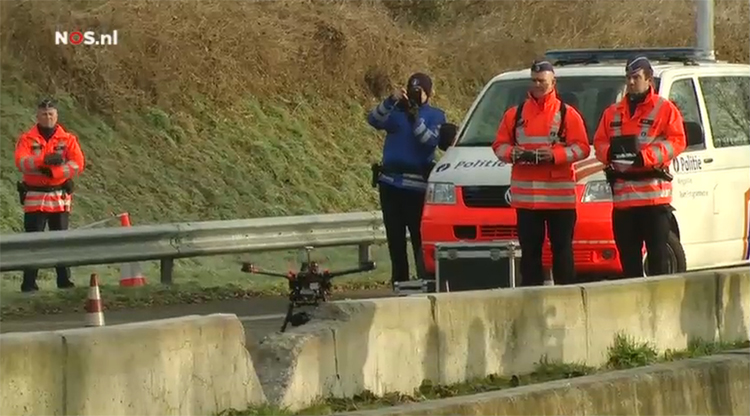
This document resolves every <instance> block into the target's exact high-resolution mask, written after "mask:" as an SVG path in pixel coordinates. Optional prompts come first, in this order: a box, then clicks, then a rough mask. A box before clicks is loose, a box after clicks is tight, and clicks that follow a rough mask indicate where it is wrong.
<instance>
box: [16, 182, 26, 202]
mask: <svg viewBox="0 0 750 416" xmlns="http://www.w3.org/2000/svg"><path fill="white" fill-rule="evenodd" d="M16 191H18V200H19V201H20V202H21V205H23V203H24V202H25V201H26V193H27V192H28V190H27V189H26V184H25V183H23V182H16Z"/></svg>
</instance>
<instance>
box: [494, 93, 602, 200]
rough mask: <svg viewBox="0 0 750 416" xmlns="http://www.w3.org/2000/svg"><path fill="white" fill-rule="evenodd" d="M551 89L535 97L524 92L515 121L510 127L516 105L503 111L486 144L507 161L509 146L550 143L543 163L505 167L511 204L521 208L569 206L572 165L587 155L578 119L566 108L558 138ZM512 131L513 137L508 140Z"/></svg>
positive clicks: (572, 192)
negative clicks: (508, 173)
mask: <svg viewBox="0 0 750 416" xmlns="http://www.w3.org/2000/svg"><path fill="white" fill-rule="evenodd" d="M561 105H567V104H563V103H562V102H561V101H560V99H559V98H558V97H557V93H556V92H555V91H553V92H551V93H549V94H547V95H546V96H544V97H542V98H541V99H539V100H537V99H535V98H533V97H532V96H531V95H529V96H528V98H527V99H526V102H525V103H524V105H523V110H522V114H521V120H522V123H520V124H521V125H519V126H516V125H515V124H516V122H515V119H516V111H517V107H515V106H514V107H512V108H510V109H508V111H506V112H505V115H504V116H503V120H502V122H501V123H500V127H499V128H498V131H497V137H496V138H495V142H494V143H493V144H492V150H493V151H494V152H495V155H496V156H497V158H498V159H500V160H501V161H503V162H505V163H513V161H512V160H511V154H512V151H513V147H514V146H520V147H521V148H523V149H526V150H534V149H539V148H542V147H551V148H552V154H553V158H554V160H553V162H551V163H548V164H538V165H533V164H513V168H512V170H511V180H510V193H511V206H512V207H514V208H524V209H575V207H576V200H577V197H576V182H575V176H574V172H573V163H575V162H577V161H579V160H583V159H586V158H587V157H588V156H589V154H590V153H591V146H590V145H589V140H588V136H587V134H586V128H585V126H584V124H583V118H582V117H581V115H580V113H578V111H577V110H576V109H575V108H573V107H571V106H567V107H566V110H565V111H566V115H565V129H564V132H565V142H564V143H563V142H562V141H561V140H560V137H558V132H560V130H561V128H560V127H561V114H560V106H561ZM514 130H515V139H514Z"/></svg>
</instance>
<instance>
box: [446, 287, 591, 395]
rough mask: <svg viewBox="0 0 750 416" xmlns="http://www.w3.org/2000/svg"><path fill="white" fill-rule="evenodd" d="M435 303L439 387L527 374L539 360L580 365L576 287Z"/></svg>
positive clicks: (581, 314) (582, 345)
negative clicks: (546, 359)
mask: <svg viewBox="0 0 750 416" xmlns="http://www.w3.org/2000/svg"><path fill="white" fill-rule="evenodd" d="M432 297H433V298H434V300H435V321H436V325H437V328H438V331H439V333H440V339H439V342H440V343H439V347H438V350H439V351H440V358H439V368H440V373H439V378H438V379H437V380H436V381H437V382H439V383H440V384H453V383H457V382H461V381H464V380H467V379H470V378H475V377H485V376H488V375H490V374H493V373H494V374H508V373H511V374H516V373H526V372H531V371H532V370H533V367H534V363H536V362H538V361H539V359H540V358H541V356H542V355H547V357H548V358H549V359H551V360H564V361H566V362H573V361H584V360H585V358H586V350H587V349H586V331H587V327H586V320H585V310H584V306H585V305H584V302H583V297H582V296H581V288H580V287H576V286H568V287H555V288H549V287H533V288H519V289H517V290H493V291H476V292H475V291H472V292H461V293H444V294H437V295H434V296H432Z"/></svg>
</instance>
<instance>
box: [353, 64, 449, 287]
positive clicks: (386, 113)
mask: <svg viewBox="0 0 750 416" xmlns="http://www.w3.org/2000/svg"><path fill="white" fill-rule="evenodd" d="M431 96H432V80H431V79H430V77H429V76H427V75H425V74H423V73H416V74H414V75H412V76H411V77H409V80H408V83H407V86H406V88H400V89H397V90H396V91H394V92H393V94H392V95H391V96H390V97H388V98H386V99H385V100H384V101H383V102H382V103H380V104H379V105H378V106H377V107H375V108H374V109H373V110H372V111H370V113H369V114H368V116H367V122H368V123H369V124H370V125H371V126H372V127H374V128H376V129H378V130H384V131H385V132H386V135H385V141H384V143H383V158H382V162H381V163H379V164H375V165H373V186H377V187H378V190H379V193H380V206H381V210H382V212H383V224H384V225H385V232H386V238H387V240H388V252H389V254H390V257H391V267H392V269H391V283H392V284H393V283H395V282H402V281H407V280H409V261H408V258H407V251H406V250H407V248H406V229H407V228H408V229H409V234H410V236H411V245H412V249H413V251H414V258H415V262H416V263H417V264H416V269H417V276H418V277H419V278H420V279H424V278H425V277H426V273H425V268H424V262H423V257H422V238H421V235H420V229H419V227H420V222H421V220H422V208H423V206H424V199H425V193H426V192H427V177H428V176H429V174H430V171H431V170H432V168H433V167H434V165H435V162H434V160H435V148H436V147H437V146H438V141H439V135H440V126H441V125H442V124H444V123H445V122H446V118H445V113H444V112H443V110H441V109H439V108H437V107H433V106H431V105H430V104H429V99H430V97H431Z"/></svg>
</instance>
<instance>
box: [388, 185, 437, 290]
mask: <svg viewBox="0 0 750 416" xmlns="http://www.w3.org/2000/svg"><path fill="white" fill-rule="evenodd" d="M378 189H379V191H380V208H381V210H382V211H383V225H384V226H385V236H386V238H387V239H388V253H389V254H390V257H391V282H403V281H407V280H409V259H408V257H407V252H406V230H407V228H408V229H409V235H410V236H411V247H412V250H413V251H414V260H415V262H416V263H417V264H416V269H417V276H418V277H419V278H420V279H423V278H425V275H426V273H425V266H424V260H423V255H422V234H421V232H420V229H419V227H420V223H421V222H422V209H423V208H424V198H425V194H424V193H423V192H419V191H411V190H406V189H401V188H396V187H395V186H391V185H386V184H382V183H381V184H379V185H378Z"/></svg>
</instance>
